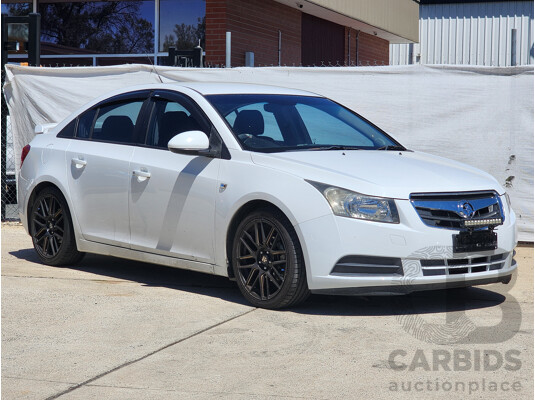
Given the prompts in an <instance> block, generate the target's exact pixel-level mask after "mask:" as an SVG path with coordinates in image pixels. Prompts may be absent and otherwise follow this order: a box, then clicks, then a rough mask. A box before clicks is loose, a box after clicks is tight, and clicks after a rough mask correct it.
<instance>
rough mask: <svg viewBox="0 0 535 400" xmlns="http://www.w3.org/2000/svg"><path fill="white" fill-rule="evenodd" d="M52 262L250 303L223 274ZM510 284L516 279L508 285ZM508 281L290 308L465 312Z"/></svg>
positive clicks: (94, 259)
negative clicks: (71, 264) (70, 264)
mask: <svg viewBox="0 0 535 400" xmlns="http://www.w3.org/2000/svg"><path fill="white" fill-rule="evenodd" d="M9 254H11V255H12V256H14V257H16V258H18V259H21V260H25V261H28V262H32V263H38V264H39V263H40V261H39V259H38V257H37V255H36V253H35V251H34V250H33V249H23V250H17V251H12V252H10V253H9ZM47 268H50V267H47ZM52 268H69V269H72V270H77V271H83V272H87V273H91V274H96V275H100V276H102V277H107V278H115V279H121V280H126V281H132V282H138V283H140V284H142V285H144V286H154V287H166V288H170V289H176V290H182V291H186V292H189V293H195V294H200V295H203V296H210V297H214V298H220V299H222V300H225V301H229V302H233V303H237V304H242V305H249V303H247V302H246V301H245V299H244V298H243V296H242V295H241V293H240V291H239V289H238V287H237V286H236V283H235V282H232V281H230V280H228V279H227V278H225V277H221V276H215V275H208V274H203V273H199V272H194V271H188V270H183V269H177V268H171V267H165V266H160V265H155V264H148V263H143V262H139V261H131V260H124V259H119V258H115V257H110V256H101V255H95V254H88V255H86V256H85V257H84V259H83V260H82V261H81V262H80V263H78V264H77V265H75V266H66V267H52ZM512 284H513V282H512V283H511V284H509V285H512ZM509 285H507V286H509ZM507 286H505V285H503V284H501V283H500V284H492V285H488V286H480V287H471V288H461V289H449V290H434V291H426V292H416V293H411V294H408V295H397V296H328V295H311V296H310V297H309V298H308V300H307V301H306V302H305V303H303V304H302V305H300V306H297V307H293V308H291V309H289V310H287V312H294V313H298V314H306V315H340V316H374V315H375V316H385V315H393V316H396V315H413V314H428V313H429V314H430V313H446V312H462V311H468V310H476V309H484V308H490V307H495V306H499V305H500V304H502V303H503V302H504V301H505V300H506V296H505V295H504V294H502V292H503V293H505V292H506V291H507Z"/></svg>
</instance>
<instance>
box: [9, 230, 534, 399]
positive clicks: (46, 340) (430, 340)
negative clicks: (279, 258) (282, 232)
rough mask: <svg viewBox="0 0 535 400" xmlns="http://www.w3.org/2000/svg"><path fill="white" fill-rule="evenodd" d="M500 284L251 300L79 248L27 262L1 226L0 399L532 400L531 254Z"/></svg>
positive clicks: (214, 283)
mask: <svg viewBox="0 0 535 400" xmlns="http://www.w3.org/2000/svg"><path fill="white" fill-rule="evenodd" d="M516 259H517V261H518V264H519V269H518V274H517V277H516V280H514V281H513V282H511V284H509V285H503V284H493V285H487V286H481V287H477V288H469V289H456V290H452V291H435V292H427V293H423V292H422V293H418V294H412V295H409V296H399V297H326V296H312V297H310V298H309V300H308V301H307V302H306V303H305V304H304V305H302V306H300V307H298V308H295V309H291V310H285V311H267V310H263V309H256V308H254V307H251V306H249V305H248V304H246V303H245V302H244V300H243V299H242V296H241V295H240V292H239V291H238V289H237V288H236V286H235V285H234V284H233V283H232V282H229V281H228V280H227V279H224V278H220V277H213V276H207V275H202V274H198V273H193V272H188V271H181V270H174V269H171V268H166V267H159V266H154V265H149V264H144V263H140V262H132V261H123V260H119V259H115V258H112V257H103V256H95V255H88V256H86V258H85V259H84V260H83V261H82V262H81V263H80V264H79V265H78V266H76V267H67V268H58V267H47V266H44V265H41V264H39V262H38V260H37V257H36V255H35V253H34V251H33V249H32V245H31V240H30V238H29V237H28V236H27V235H26V234H25V232H24V230H23V228H22V227H21V226H20V225H17V224H4V225H2V398H3V399H46V398H49V399H55V398H61V399H105V398H113V399H167V398H170V399H238V400H239V399H390V398H399V399H429V398H441V397H442V398H453V399H461V398H462V399H467V398H468V399H489V398H496V399H503V398H508V399H532V398H533V248H532V247H521V248H518V249H517V255H516Z"/></svg>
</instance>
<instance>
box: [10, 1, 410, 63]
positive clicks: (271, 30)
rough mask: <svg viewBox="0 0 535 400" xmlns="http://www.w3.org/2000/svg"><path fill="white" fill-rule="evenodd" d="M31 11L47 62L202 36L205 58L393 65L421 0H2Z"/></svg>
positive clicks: (194, 42)
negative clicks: (393, 50) (37, 18)
mask: <svg viewBox="0 0 535 400" xmlns="http://www.w3.org/2000/svg"><path fill="white" fill-rule="evenodd" d="M30 12H38V13H40V14H41V64H42V65H69V64H71V65H110V64H120V63H128V62H130V63H132V62H136V63H157V64H167V63H168V60H167V59H166V57H167V55H168V51H169V48H171V47H172V48H175V49H177V50H179V51H180V50H191V49H193V48H194V47H196V46H200V47H202V48H203V50H204V63H203V64H204V65H205V66H225V65H229V64H230V65H231V66H233V67H235V66H244V65H255V66H271V65H273V66H276V65H289V66H291V65H295V66H299V65H302V66H314V65H316V66H320V65H387V64H388V63H389V45H390V44H392V43H413V42H415V41H417V40H418V4H416V3H415V2H414V1H413V0H297V1H295V0H116V1H87V0H86V1H77V0H75V1H66V0H32V1H28V0H26V1H24V0H3V1H2V13H7V14H9V15H26V14H28V13H30ZM227 32H230V35H231V36H230V42H228V41H227ZM229 43H230V48H227V47H228V44H229ZM13 53H14V54H10V56H9V57H10V61H23V59H24V58H23V57H24V54H23V53H24V51H23V49H21V50H19V54H16V53H17V52H13ZM228 56H230V57H228Z"/></svg>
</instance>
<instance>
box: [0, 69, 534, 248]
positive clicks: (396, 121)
mask: <svg viewBox="0 0 535 400" xmlns="http://www.w3.org/2000/svg"><path fill="white" fill-rule="evenodd" d="M156 70H157V71H158V74H159V75H160V77H159V76H158V75H157V74H156V73H155V69H154V68H153V67H151V66H148V65H121V66H113V67H74V68H31V67H19V66H13V65H8V66H7V79H6V84H5V93H6V97H7V101H8V106H9V111H10V115H11V121H12V129H13V137H14V146H15V153H16V154H17V155H19V154H20V152H21V149H22V147H23V146H24V145H26V144H27V143H28V142H29V141H30V140H31V139H32V137H33V131H34V127H35V125H37V124H41V123H48V122H59V121H61V120H62V119H63V118H65V117H66V116H68V115H69V114H70V113H71V112H73V111H74V110H75V109H77V108H78V107H80V106H81V105H83V104H85V103H87V102H89V101H90V100H92V99H93V98H95V97H97V96H100V95H102V94H105V93H106V92H109V91H112V90H114V89H118V88H121V87H124V86H129V85H133V84H141V83H150V82H160V79H162V80H163V82H171V81H207V82H210V81H213V82H250V83H262V84H271V85H279V86H286V87H291V88H296V89H304V90H308V91H312V92H315V93H320V94H322V95H325V96H327V97H330V98H332V99H334V100H336V101H338V102H340V103H342V104H344V105H346V106H348V107H350V108H352V109H354V110H356V111H357V112H358V113H360V114H361V115H363V116H364V117H366V118H367V119H369V120H371V121H373V122H374V123H376V124H377V125H378V126H380V127H381V128H383V129H384V130H385V131H387V132H389V133H390V134H392V135H393V136H394V137H395V138H397V139H398V140H399V141H400V142H401V143H403V144H404V145H405V146H407V147H408V148H410V149H413V150H419V151H424V152H428V153H432V154H436V155H439V156H444V157H448V158H452V159H454V160H457V161H461V162H465V163H468V164H471V165H474V166H476V167H478V168H480V169H482V170H484V171H487V172H489V173H490V174H492V175H493V176H494V177H496V179H497V180H498V181H499V182H500V183H501V184H502V185H503V186H505V187H506V190H507V192H508V193H509V195H510V196H511V199H512V203H513V208H514V209H515V211H516V213H517V217H518V229H519V240H523V241H533V66H528V67H508V68H492V67H462V66H459V67H457V66H456V67H453V66H433V67H431V66H427V67H425V66H395V67H394V66H390V67H357V68H354V67H347V68H345V67H343V68H340V67H337V68H286V67H279V68H233V69H185V68H171V67H156ZM18 159H19V156H17V160H18ZM17 168H18V166H17Z"/></svg>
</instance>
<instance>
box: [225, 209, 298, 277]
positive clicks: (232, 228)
mask: <svg viewBox="0 0 535 400" xmlns="http://www.w3.org/2000/svg"><path fill="white" fill-rule="evenodd" d="M262 208H271V209H273V210H275V211H277V212H279V213H280V214H281V215H283V216H284V217H285V218H286V219H287V220H288V222H289V223H290V224H291V225H292V226H294V225H295V223H294V222H293V221H292V219H293V218H292V216H291V215H290V216H288V215H287V213H286V212H285V211H284V210H282V209H281V208H280V207H278V206H277V205H276V204H274V203H273V202H271V201H268V200H262V199H256V200H250V201H248V202H246V203H245V204H243V205H241V206H240V207H239V208H238V209H237V210H236V212H235V213H234V215H233V216H232V218H231V219H230V223H229V224H228V227H227V234H226V241H225V255H226V260H227V273H228V277H229V279H231V280H235V276H234V271H233V269H232V242H233V240H234V235H235V233H236V229H237V228H238V225H239V224H240V221H241V220H242V219H243V218H244V217H245V216H246V215H248V214H250V213H251V212H253V211H255V210H259V209H262ZM297 236H298V239H299V241H300V242H301V240H300V238H299V235H297ZM300 245H302V243H300ZM301 248H302V246H301Z"/></svg>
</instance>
